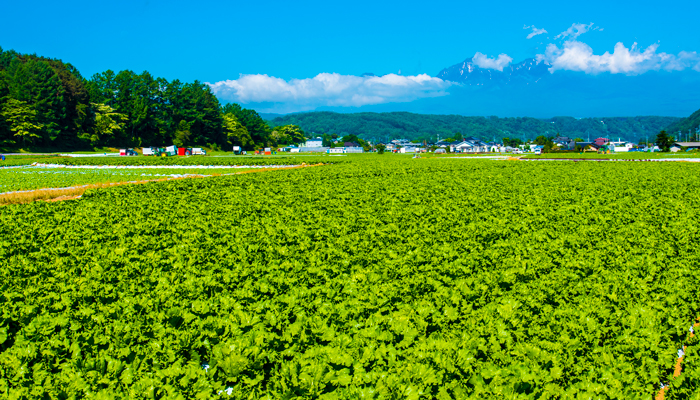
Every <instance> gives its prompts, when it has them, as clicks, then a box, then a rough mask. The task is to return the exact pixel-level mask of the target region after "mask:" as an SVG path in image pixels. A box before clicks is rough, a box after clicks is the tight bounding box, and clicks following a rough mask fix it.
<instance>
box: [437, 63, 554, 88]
mask: <svg viewBox="0 0 700 400" xmlns="http://www.w3.org/2000/svg"><path fill="white" fill-rule="evenodd" d="M549 68H550V65H549V64H548V63H546V62H544V61H543V62H537V60H536V59H534V58H528V59H526V60H524V61H522V62H519V63H517V64H510V65H508V66H506V67H504V68H503V71H498V70H495V69H485V68H479V67H478V66H477V65H476V64H474V62H473V60H472V58H467V59H466V60H464V62H462V63H461V64H455V65H453V66H451V67H447V68H445V69H443V70H442V71H440V73H438V74H437V75H436V77H438V78H440V79H442V80H446V81H451V82H458V83H461V84H465V85H469V86H503V85H513V84H516V85H517V84H521V85H529V84H535V83H537V82H539V81H540V80H541V79H543V78H546V77H548V76H551V75H552V74H551V73H550V72H549Z"/></svg>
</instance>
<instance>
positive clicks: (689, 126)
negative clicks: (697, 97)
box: [666, 110, 700, 141]
mask: <svg viewBox="0 0 700 400" xmlns="http://www.w3.org/2000/svg"><path fill="white" fill-rule="evenodd" d="M666 130H667V131H668V133H669V134H670V135H673V136H675V137H676V138H677V139H678V140H690V141H700V110H697V111H695V112H694V113H693V114H691V115H690V116H689V117H688V118H683V119H680V120H678V121H676V122H675V123H673V124H671V125H670V126H669V127H668V128H666Z"/></svg>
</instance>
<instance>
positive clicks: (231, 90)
mask: <svg viewBox="0 0 700 400" xmlns="http://www.w3.org/2000/svg"><path fill="white" fill-rule="evenodd" d="M451 85H453V83H452V82H449V81H443V80H442V79H440V78H433V77H431V76H428V75H427V74H421V75H416V76H400V75H396V74H389V75H384V76H363V77H360V76H352V75H340V74H336V73H332V74H330V73H321V74H318V75H316V76H315V77H313V78H307V79H291V80H289V81H285V80H284V79H280V78H276V77H274V76H268V75H260V74H258V75H241V76H240V77H239V78H238V79H234V80H226V81H220V82H216V83H213V84H212V83H209V86H211V88H212V91H213V92H214V94H216V96H217V97H219V98H221V99H224V100H228V101H235V102H238V103H243V104H246V103H268V102H269V103H278V105H277V106H275V107H273V108H274V109H275V110H284V111H287V112H291V111H303V110H311V109H314V108H316V107H320V106H342V107H360V106H364V105H369V104H381V103H389V102H408V101H413V100H416V99H419V98H424V97H437V96H444V95H447V94H448V93H447V91H446V89H447V88H448V87H449V86H451ZM280 103H281V104H280Z"/></svg>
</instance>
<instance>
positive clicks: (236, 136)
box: [223, 114, 254, 148]
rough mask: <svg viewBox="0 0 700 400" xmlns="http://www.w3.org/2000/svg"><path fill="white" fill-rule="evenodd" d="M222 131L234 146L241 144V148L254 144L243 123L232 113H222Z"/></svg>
mask: <svg viewBox="0 0 700 400" xmlns="http://www.w3.org/2000/svg"><path fill="white" fill-rule="evenodd" d="M223 120H224V133H225V134H226V138H227V139H228V142H229V143H230V144H232V145H234V146H241V147H243V148H246V147H251V146H253V145H254V143H253V139H252V138H251V137H250V134H249V133H248V129H246V127H245V126H243V124H241V123H240V122H238V119H237V118H236V116H235V115H233V114H224V115H223Z"/></svg>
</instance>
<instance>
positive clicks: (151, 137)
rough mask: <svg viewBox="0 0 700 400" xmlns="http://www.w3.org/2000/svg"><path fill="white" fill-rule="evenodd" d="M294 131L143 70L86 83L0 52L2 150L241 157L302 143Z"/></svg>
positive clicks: (67, 71)
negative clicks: (156, 150)
mask: <svg viewBox="0 0 700 400" xmlns="http://www.w3.org/2000/svg"><path fill="white" fill-rule="evenodd" d="M305 140H306V137H305V134H304V132H303V131H302V130H301V129H300V128H299V127H298V126H295V125H291V124H288V125H284V124H281V125H279V126H276V127H274V128H272V127H270V126H269V125H268V124H267V123H266V122H265V121H264V120H263V119H262V117H260V115H258V113H257V112H255V111H254V110H249V109H245V108H243V107H241V106H240V105H238V104H226V105H223V106H222V105H221V104H220V103H219V100H218V99H217V98H216V96H214V94H213V93H212V91H211V89H210V88H209V86H208V85H207V84H204V83H202V82H199V81H194V82H191V83H186V82H181V81H179V80H177V79H175V80H172V81H168V80H166V79H164V78H158V77H154V76H152V75H151V74H150V73H149V72H147V71H144V72H143V73H141V74H137V73H135V72H133V71H130V70H125V71H120V72H118V73H115V72H114V71H111V70H107V71H105V72H102V73H98V74H94V75H93V76H92V77H91V78H90V79H85V78H83V76H82V75H81V74H80V72H79V71H78V70H77V69H76V68H75V67H74V66H73V65H71V64H69V63H65V62H63V61H61V60H58V59H51V58H46V57H40V56H37V55H36V54H33V55H28V54H21V53H18V52H15V51H13V50H9V51H3V49H2V48H1V47H0V148H2V149H19V148H40V149H66V150H71V149H88V148H90V149H94V148H102V147H142V146H165V145H170V144H175V145H177V146H194V145H198V146H206V147H210V148H215V149H218V148H229V147H230V146H232V145H235V146H242V147H243V148H244V149H246V150H253V149H258V148H262V147H277V146H283V145H288V144H295V143H301V142H303V141H305Z"/></svg>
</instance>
